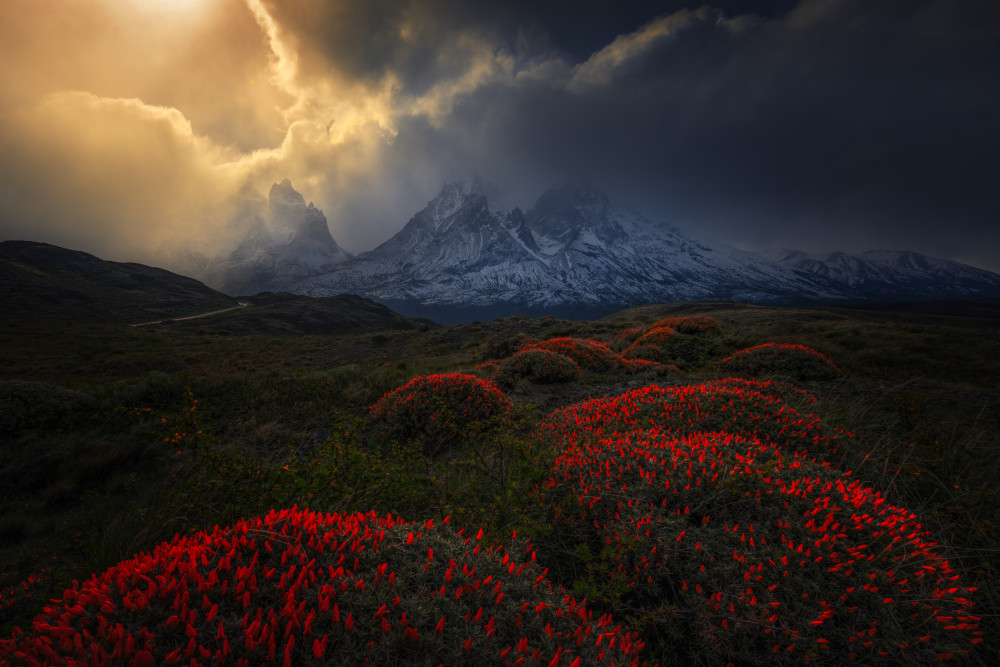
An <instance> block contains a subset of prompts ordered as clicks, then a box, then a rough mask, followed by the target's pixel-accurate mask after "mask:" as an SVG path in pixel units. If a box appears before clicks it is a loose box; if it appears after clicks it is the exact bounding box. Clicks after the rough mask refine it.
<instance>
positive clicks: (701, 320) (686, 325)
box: [648, 315, 719, 334]
mask: <svg viewBox="0 0 1000 667" xmlns="http://www.w3.org/2000/svg"><path fill="white" fill-rule="evenodd" d="M662 327H669V328H671V329H673V330H675V331H677V332H679V333H683V334H693V333H705V332H708V331H716V330H718V328H719V323H718V322H716V321H715V319H714V318H711V317H709V316H708V315H685V316H683V317H668V318H666V319H664V320H660V321H659V322H656V323H654V324H652V325H650V327H649V329H648V330H649V331H652V330H653V329H659V328H662Z"/></svg>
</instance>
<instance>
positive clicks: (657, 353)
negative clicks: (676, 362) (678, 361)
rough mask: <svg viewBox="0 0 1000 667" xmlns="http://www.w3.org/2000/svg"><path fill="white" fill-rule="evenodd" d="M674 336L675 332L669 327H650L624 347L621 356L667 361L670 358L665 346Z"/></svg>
mask: <svg viewBox="0 0 1000 667" xmlns="http://www.w3.org/2000/svg"><path fill="white" fill-rule="evenodd" d="M676 336H677V332H675V331H674V330H673V329H671V328H669V327H657V328H651V329H650V330H649V331H647V332H646V333H644V334H643V335H641V336H639V338H637V339H636V341H635V342H634V343H632V344H631V345H629V346H628V347H627V348H625V351H624V352H622V356H623V357H625V358H626V359H646V360H649V361H658V362H661V363H667V362H669V361H671V360H672V355H671V353H670V351H669V348H668V347H667V346H668V345H669V343H670V341H671V339H673V338H675V337H676Z"/></svg>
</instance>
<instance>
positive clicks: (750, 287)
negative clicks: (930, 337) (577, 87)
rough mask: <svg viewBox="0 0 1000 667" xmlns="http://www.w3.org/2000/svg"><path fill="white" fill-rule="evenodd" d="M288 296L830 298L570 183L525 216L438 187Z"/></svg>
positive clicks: (437, 300) (803, 275) (624, 300)
mask: <svg viewBox="0 0 1000 667" xmlns="http://www.w3.org/2000/svg"><path fill="white" fill-rule="evenodd" d="M292 290H293V291H296V292H300V293H304V294H309V295H312V296H321V295H328V294H335V293H339V292H357V293H360V294H364V295H366V296H369V297H371V298H374V299H377V300H380V301H383V302H385V303H388V304H390V305H392V306H393V307H394V308H397V309H398V310H400V311H401V312H407V311H408V310H409V311H410V312H414V309H415V308H416V311H417V312H424V313H428V312H437V313H439V314H440V313H441V312H442V310H448V309H468V308H469V307H473V308H488V309H492V311H493V312H503V311H507V312H516V311H517V310H522V311H523V310H525V309H528V310H548V311H552V310H553V309H566V308H570V309H573V308H581V307H582V308H586V309H587V310H588V311H590V312H594V311H599V310H613V309H617V308H621V307H622V306H625V305H630V304H637V303H649V302H654V301H683V300H690V299H734V300H754V301H763V302H777V301H780V300H783V299H787V298H788V297H789V295H790V294H795V295H796V296H797V297H798V298H800V299H832V298H838V297H839V296H840V292H839V291H838V290H836V289H831V288H830V286H829V281H827V280H825V279H822V278H817V277H815V276H812V275H810V274H809V273H807V272H804V271H800V270H798V269H795V268H794V267H789V266H786V265H784V264H781V263H779V262H774V261H772V260H768V259H766V258H763V257H760V256H758V255H754V254H753V253H747V252H744V251H741V250H737V249H735V248H732V247H730V246H726V245H723V244H720V243H714V242H710V241H707V240H704V239H699V238H697V237H695V236H693V235H691V234H689V233H687V232H684V231H682V230H680V229H679V228H677V227H673V226H669V225H664V224H658V223H655V222H652V221H650V220H647V219H645V218H643V217H642V216H641V215H639V214H636V213H632V212H627V211H623V210H620V209H618V208H616V207H615V206H613V205H612V203H611V202H610V200H609V199H608V197H607V196H606V195H604V194H603V193H601V192H598V191H596V190H594V189H592V188H589V187H587V186H583V185H579V184H570V185H566V186H564V187H560V188H553V189H551V190H549V191H547V192H546V193H544V194H543V195H542V196H541V197H540V198H539V200H538V201H537V202H536V204H535V206H534V207H533V208H532V209H531V210H529V211H528V213H527V214H524V213H522V211H521V210H520V209H518V208H515V209H513V210H511V211H509V212H503V211H496V212H494V211H491V210H490V208H489V204H488V202H487V199H486V196H485V195H483V194H482V193H481V192H479V191H477V189H476V188H466V187H465V186H464V185H462V184H460V183H449V184H446V185H445V186H444V188H443V189H442V190H441V193H440V194H439V195H438V196H437V197H435V198H434V199H433V200H431V201H430V202H429V203H428V204H427V206H426V207H425V208H424V209H423V210H422V211H420V212H419V213H417V214H416V215H415V216H413V218H411V219H410V221H409V222H407V224H406V225H405V226H404V227H403V229H402V230H401V231H400V232H399V233H398V234H396V235H395V236H394V237H392V238H391V239H389V240H388V241H386V242H385V243H383V244H382V245H380V246H378V247H377V248H375V249H374V250H372V251H370V252H367V253H362V254H360V255H358V256H357V257H355V258H354V259H353V260H352V261H350V262H346V263H344V264H341V265H339V266H337V267H336V268H335V269H334V270H332V271H329V272H326V273H324V274H322V275H317V276H312V277H310V278H306V279H304V280H302V281H299V282H298V283H296V284H295V285H293V286H292Z"/></svg>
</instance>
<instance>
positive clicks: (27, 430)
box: [0, 303, 1000, 665]
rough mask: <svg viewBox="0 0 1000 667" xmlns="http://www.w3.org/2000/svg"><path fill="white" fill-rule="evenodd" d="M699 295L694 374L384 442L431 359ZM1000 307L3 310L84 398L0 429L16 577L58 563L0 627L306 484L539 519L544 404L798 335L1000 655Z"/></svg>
mask: <svg viewBox="0 0 1000 667" xmlns="http://www.w3.org/2000/svg"><path fill="white" fill-rule="evenodd" d="M685 314H703V315H709V316H711V317H713V318H715V319H716V320H717V321H718V322H719V324H720V328H719V330H718V331H716V332H712V333H707V334H697V336H702V338H695V336H696V334H692V335H690V336H687V337H684V336H678V337H677V340H678V347H677V349H676V350H675V351H674V354H675V357H676V359H677V360H678V361H683V365H682V370H683V371H684V374H683V376H681V377H680V378H656V377H652V376H650V377H643V376H639V377H635V376H628V375H625V374H605V375H601V374H594V373H588V374H584V376H583V377H582V379H580V380H578V381H575V382H572V383H567V384H559V385H536V384H532V383H530V382H522V383H520V384H518V385H517V386H516V387H514V388H513V390H512V392H511V394H510V396H511V398H512V400H513V401H514V402H515V404H516V406H517V408H516V417H515V418H513V419H512V420H511V421H510V423H508V424H507V428H506V429H504V430H502V431H499V432H496V433H493V434H491V435H488V436H484V437H483V438H482V439H480V441H479V444H480V446H478V447H468V448H465V449H463V450H461V451H458V452H455V453H454V454H453V455H452V456H451V457H450V458H446V459H442V460H437V461H433V460H430V461H429V460H427V459H425V458H424V457H422V456H419V454H418V452H416V451H415V450H414V449H413V448H406V447H400V446H399V445H395V446H392V445H388V446H387V445H385V444H379V443H377V442H376V441H375V440H374V439H373V438H372V437H371V436H370V433H369V432H368V430H367V426H366V424H365V422H364V416H365V415H366V414H367V409H368V406H370V405H371V404H373V403H374V402H376V401H377V400H378V399H379V398H381V397H382V396H383V395H385V394H386V393H388V392H389V391H391V390H393V389H395V388H396V387H399V386H401V385H403V384H405V383H406V382H407V381H408V380H410V379H411V378H412V377H414V376H416V375H421V374H427V373H436V372H451V371H456V370H469V369H471V368H472V367H474V366H475V365H476V364H478V363H481V362H483V361H486V360H488V359H491V358H502V357H506V356H508V355H509V354H511V353H512V352H514V351H516V350H517V349H518V348H519V347H520V346H521V345H523V344H524V343H527V342H533V341H541V340H545V339H547V338H552V337H558V336H573V337H579V338H593V339H596V340H600V341H603V342H605V343H608V344H613V343H614V341H615V339H616V337H617V335H618V334H619V333H620V332H621V331H622V330H623V329H625V328H628V327H634V326H648V325H649V324H652V323H653V322H656V321H658V320H660V319H662V318H664V317H670V316H677V315H685ZM998 324H1000V320H998V319H995V318H994V319H991V318H989V317H984V316H982V315H981V314H976V315H975V316H969V317H962V316H959V315H954V314H949V315H934V314H924V315H920V314H919V313H913V312H906V313H902V312H899V313H894V312H882V313H880V312H875V311H868V310H865V311H862V310H848V309H805V308H765V307H757V306H743V305H739V304H728V303H702V304H674V305H665V306H648V307H642V308H635V309H630V310H628V311H624V312H622V313H619V314H616V315H614V316H611V317H609V318H604V319H603V320H599V321H595V322H569V321H564V320H552V319H532V318H501V319H498V320H494V321H493V322H483V323H473V324H470V325H464V326H455V327H446V328H441V329H430V330H427V331H416V330H414V331H386V332H372V333H366V334H351V335H336V336H334V335H328V336H324V335H284V336H263V335H247V336H210V335H204V334H200V333H198V331H197V330H194V329H192V328H190V327H187V328H185V327H182V326H170V325H162V326H158V327H152V328H148V329H132V328H128V327H123V326H112V325H97V324H86V325H79V326H74V325H72V324H71V323H70V324H68V325H66V326H58V327H55V326H52V325H51V324H45V323H31V322H28V323H23V322H22V323H14V322H7V323H5V324H4V325H3V326H2V327H0V382H2V381H7V382H13V381H25V380H30V381H33V382H43V383H48V384H49V385H52V386H53V387H57V388H60V389H65V390H72V391H74V392H76V394H74V396H78V397H82V399H81V400H79V401H77V402H76V403H74V407H73V408H72V410H70V412H69V414H68V416H67V415H66V414H55V416H53V414H50V413H45V414H41V413H40V414H41V416H40V417H38V419H39V420H40V421H35V422H32V421H31V420H28V421H26V422H24V423H25V424H27V425H26V426H23V427H20V428H19V430H18V432H17V433H16V434H13V435H10V434H8V435H6V436H4V437H5V439H4V440H3V441H2V443H0V444H2V447H0V590H3V589H4V588H6V587H9V586H15V587H19V586H20V583H21V582H23V581H25V580H26V579H27V578H28V577H29V576H30V575H33V574H38V573H41V572H42V571H44V572H45V573H46V574H47V578H43V581H42V582H41V583H40V584H38V585H37V590H38V591H39V595H38V596H37V597H35V598H32V599H30V600H29V601H28V603H26V604H21V605H15V606H14V607H11V608H8V609H6V610H4V609H0V629H2V630H4V631H6V630H9V628H10V627H11V626H12V625H15V624H20V625H23V624H24V623H26V622H27V621H28V620H29V619H30V617H31V614H32V613H33V612H35V611H37V610H38V608H39V604H40V601H41V600H44V599H46V596H50V595H51V596H55V595H57V594H58V593H59V591H60V590H61V587H63V586H65V585H66V584H67V583H68V582H70V581H71V580H72V579H74V578H76V579H80V578H83V577H85V576H87V575H89V574H90V573H91V572H94V571H100V570H102V569H104V568H106V567H108V566H109V565H111V564H113V563H116V562H118V561H120V560H122V559H124V558H127V557H129V556H131V555H132V554H134V553H136V552H137V551H140V550H145V549H149V548H151V547H152V546H153V545H155V544H157V543H159V542H160V541H162V540H164V539H167V538H169V537H170V536H172V535H173V534H174V533H177V532H181V533H190V532H192V531H195V530H199V529H204V528H211V527H212V526H213V525H214V524H219V525H223V524H224V523H226V522H230V521H232V520H234V519H235V518H239V517H243V516H250V515H253V514H258V513H261V512H263V511H265V510H267V509H270V508H271V507H281V506H286V505H287V506H290V505H292V504H293V503H298V504H299V505H300V506H302V505H308V506H310V507H312V508H314V509H319V510H324V511H339V512H347V511H355V510H360V511H367V510H370V509H374V510H376V511H379V512H383V513H384V512H388V511H391V512H393V513H394V514H395V513H400V514H401V515H402V516H404V517H405V518H408V519H412V520H420V519H423V518H429V517H443V516H444V515H451V516H452V517H453V519H452V520H453V521H456V522H460V523H462V524H463V525H480V526H486V527H487V530H489V531H492V532H494V533H495V535H497V536H500V539H504V537H506V536H509V535H510V532H511V531H512V530H515V529H516V530H517V532H518V534H519V535H525V536H533V535H537V536H539V538H544V535H545V531H546V527H545V525H544V524H543V517H542V516H541V515H540V514H538V513H537V512H536V510H535V509H533V508H532V507H531V506H530V503H529V502H528V494H527V491H528V490H529V489H530V488H531V487H532V486H533V485H534V484H535V483H536V482H537V481H538V480H539V479H540V478H541V475H542V474H543V473H544V472H545V467H546V465H547V463H546V462H547V461H550V460H551V457H552V456H553V455H554V452H544V451H542V452H539V451H529V447H528V442H529V434H530V433H531V431H532V429H533V427H534V426H535V425H536V424H537V422H538V420H539V419H540V418H541V417H543V416H544V415H545V414H547V413H548V412H549V411H551V410H552V409H554V408H555V407H559V406H562V405H567V404H570V403H572V402H575V401H578V400H582V399H585V398H587V397H589V396H600V395H612V394H616V393H621V392H622V391H624V390H626V389H629V388H634V387H637V386H643V385H645V384H653V383H660V384H674V383H677V382H696V381H700V380H704V379H708V378H712V377H716V376H718V374H719V370H718V369H717V368H716V366H715V364H714V362H715V361H716V360H718V359H720V358H722V357H723V356H725V355H727V354H730V353H732V352H734V351H736V350H739V349H743V348H746V347H749V346H752V345H756V344H759V343H764V342H789V343H799V344H802V345H807V346H809V347H811V348H813V349H815V350H817V351H819V352H821V353H823V354H824V355H826V356H827V357H829V358H830V359H831V360H833V361H834V362H835V363H836V364H837V365H838V366H839V367H840V368H841V369H842V370H843V372H844V374H843V376H842V377H841V378H839V379H836V380H832V381H822V382H820V381H816V382H804V383H801V386H803V387H804V388H806V389H808V390H809V391H811V392H813V393H815V394H816V395H817V396H818V397H819V399H820V402H819V403H818V404H817V405H816V406H812V407H811V408H809V409H810V410H811V411H814V412H815V413H816V414H818V415H821V416H822V417H823V419H824V421H825V422H827V423H829V424H831V425H835V426H840V427H842V428H845V429H848V430H850V431H852V432H854V433H856V434H857V437H858V441H859V442H861V443H863V446H864V448H865V451H864V453H863V454H862V455H860V456H858V457H856V458H855V459H853V460H849V461H848V460H845V461H844V463H845V465H847V464H850V466H851V467H852V468H853V469H854V474H855V475H856V476H858V477H860V478H862V479H864V480H866V481H868V482H870V483H871V484H872V485H873V486H874V487H875V488H878V489H880V490H883V491H884V492H885V494H886V496H887V498H888V499H889V500H890V501H891V502H893V503H895V504H898V505H902V506H905V507H907V508H909V509H911V510H913V511H914V512H916V513H918V514H919V515H920V516H921V518H922V519H923V521H924V522H925V524H926V525H927V526H928V527H929V528H931V529H932V530H933V531H934V532H935V534H936V535H937V536H938V537H939V538H940V541H941V542H942V543H944V544H946V545H948V547H947V548H948V550H949V555H950V557H951V560H952V562H953V564H954V565H955V566H956V569H957V570H959V571H960V572H962V573H963V577H965V578H966V582H965V583H967V584H970V585H974V586H979V587H980V589H981V590H980V592H979V599H978V601H979V603H980V606H979V613H980V615H981V616H982V617H983V618H984V626H985V628H986V630H987V632H986V638H987V640H986V642H984V643H983V644H982V645H980V650H979V651H978V653H977V654H976V655H975V656H974V657H973V659H972V662H973V664H984V665H985V664H995V663H996V662H998V661H1000V639H998V637H1000V602H998V600H1000V590H997V587H996V585H995V584H994V583H993V582H995V581H996V580H997V579H998V577H1000V516H998V514H1000V513H998V510H997V509H996V508H997V507H1000V485H997V484H996V480H995V476H996V471H997V470H1000V437H998V435H997V434H998V433H1000V357H998V356H997V355H996V353H995V352H996V351H995V340H996V332H997V330H998V326H997V325H998ZM206 326H208V324H207V323H206ZM679 365H680V364H679ZM36 388H37V387H36ZM53 391H55V390H53ZM188 391H189V392H190V395H189V394H188V393H187V392H188ZM53 395H55V394H53ZM65 395H66V396H68V395H69V394H65ZM191 397H193V399H196V400H197V404H195V405H194V407H195V410H194V413H193V414H194V415H195V417H194V419H193V420H192V417H191V415H192V412H191V407H192V403H191V402H190V401H191V400H192V398H191ZM57 412H58V411H57ZM192 427H196V428H192ZM185 429H187V430H185ZM198 430H201V431H202V432H201V433H200V434H198V433H197V431H198ZM177 433H188V435H186V436H183V437H180V438H177V437H175V434H177Z"/></svg>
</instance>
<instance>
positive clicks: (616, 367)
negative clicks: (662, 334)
mask: <svg viewBox="0 0 1000 667" xmlns="http://www.w3.org/2000/svg"><path fill="white" fill-rule="evenodd" d="M521 349H522V350H548V351H550V352H556V353H558V354H561V355H564V356H566V357H569V358H570V359H572V360H573V361H575V362H576V363H577V364H578V365H579V366H580V368H584V369H586V370H588V371H593V372H595V373H607V372H611V371H620V370H624V371H632V372H634V371H645V370H655V369H660V368H667V367H665V366H663V364H659V363H657V362H655V361H650V360H647V359H625V358H624V357H623V356H622V355H620V354H618V353H617V352H615V351H614V350H612V349H611V348H610V347H608V346H607V345H605V344H604V343H600V342H598V341H596V340H589V339H587V338H551V339H549V340H546V341H542V342H541V343H531V344H529V345H525V346H524V347H523V348H521ZM674 370H676V369H674Z"/></svg>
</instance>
